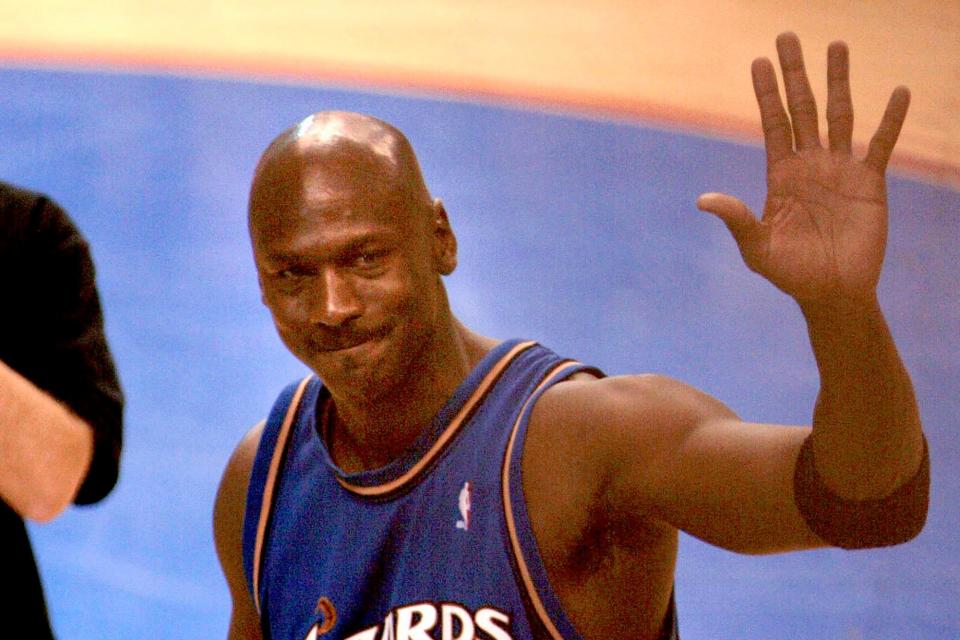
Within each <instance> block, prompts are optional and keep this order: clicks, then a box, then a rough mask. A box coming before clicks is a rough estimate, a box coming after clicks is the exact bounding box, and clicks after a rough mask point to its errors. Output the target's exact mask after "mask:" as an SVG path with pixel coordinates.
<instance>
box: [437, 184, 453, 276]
mask: <svg viewBox="0 0 960 640" xmlns="http://www.w3.org/2000/svg"><path fill="white" fill-rule="evenodd" d="M432 209H433V262H434V267H435V268H436V270H437V272H439V273H440V275H444V276H448V275H450V274H451V273H453V270H454V269H456V268H457V237H456V236H455V235H454V234H453V229H452V228H451V227H450V220H449V219H448V218H447V210H446V209H445V208H444V206H443V201H442V200H440V198H435V199H434V201H433V206H432Z"/></svg>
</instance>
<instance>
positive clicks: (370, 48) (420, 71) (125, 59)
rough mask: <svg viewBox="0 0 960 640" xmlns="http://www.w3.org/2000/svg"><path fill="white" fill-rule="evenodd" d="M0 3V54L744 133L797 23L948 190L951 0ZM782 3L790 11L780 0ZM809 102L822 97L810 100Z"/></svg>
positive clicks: (954, 142) (866, 129)
mask: <svg viewBox="0 0 960 640" xmlns="http://www.w3.org/2000/svg"><path fill="white" fill-rule="evenodd" d="M798 4H800V3H786V2H764V1H752V2H751V1H747V0H741V1H739V2H734V1H731V0H718V1H715V2H703V1H702V0H697V1H694V0H675V1H674V2H671V3H659V2H658V3H653V2H638V1H636V0H633V1H626V0H623V1H617V0H553V1H550V2H547V1H545V0H520V1H517V0H514V1H511V2H507V1H504V0H485V1H482V2H481V1H479V0H448V1H444V0H408V1H397V2H388V1H386V0H379V1H378V0H350V1H349V2H339V1H338V2H333V1H326V2H324V1H316V2H303V1H302V0H297V1H294V0H277V1H274V2H265V1H263V0H261V1H256V0H237V1H234V2H224V1H220V2H215V1H213V0H194V1H192V2H188V1H186V0H167V1H165V2H157V1H153V2H147V1H139V2H134V1H132V0H112V1H111V0H87V1H85V2H83V3H80V2H71V1H68V0H36V1H35V2H29V3H28V2H22V1H20V0H18V1H11V0H3V1H2V2H0V6H2V11H3V15H4V19H3V21H2V22H0V64H3V63H7V64H27V65H34V64H40V65H46V64H53V65H56V66H63V65H67V66H77V67H95V68H108V69H110V68H120V69H132V70H137V71H140V70H148V71H162V72H173V73H207V74H214V75H225V76H241V77H249V78H268V79H279V80H284V81H286V80H293V81H297V82H307V83H332V84H337V85H343V86H347V87H356V88H361V89H365V88H376V89H386V90H391V91H404V92H414V93H417V94H421V95H427V96H439V97H446V98H455V99H480V100H495V101H506V102H508V103H511V104H522V105H529V106H533V107H535V108H547V109H551V108H553V109H559V110H563V111H568V112H569V111H572V112H576V113H585V114H587V115H591V116H600V117H614V118H622V119H627V120H636V121H640V122H646V123H653V124H658V125H663V126H668V127H677V128H681V129H685V130H694V131H697V132H704V133H709V134H712V135H720V136H724V137H732V138H735V139H740V140H746V141H750V142H758V141H759V125H758V122H757V115H756V107H755V104H754V102H753V94H752V89H751V86H750V80H749V65H750V62H751V60H752V59H753V58H754V57H756V56H759V55H766V56H770V57H775V51H774V46H773V41H774V38H775V36H776V34H777V33H779V32H780V31H783V30H788V29H789V30H793V31H795V32H797V33H798V34H799V35H800V37H801V39H802V41H803V43H804V48H805V52H806V56H807V66H808V69H809V71H810V73H811V76H812V79H813V84H814V90H815V91H816V92H817V93H818V95H819V96H821V101H823V100H824V86H825V81H824V59H825V49H826V45H827V44H828V43H829V42H830V41H831V40H833V39H837V38H842V39H844V40H846V41H847V42H848V43H849V44H850V48H851V59H852V78H853V96H854V101H855V108H856V109H857V117H858V120H857V126H856V130H855V138H856V140H857V141H858V143H859V144H860V145H864V144H866V142H867V141H868V140H869V136H870V135H871V134H872V131H873V128H874V127H875V126H876V123H877V122H878V121H879V118H880V114H881V113H882V110H883V106H884V105H885V103H886V99H887V96H888V95H889V92H890V91H891V90H892V89H893V88H894V86H896V85H898V84H906V85H908V86H909V87H910V88H911V90H912V92H913V103H912V106H911V112H910V115H909V117H908V120H907V124H906V126H905V128H904V131H903V133H902V136H901V142H900V144H899V146H898V151H897V154H896V155H895V157H894V161H893V163H894V166H896V167H897V168H898V169H899V170H900V171H903V172H906V173H908V174H910V175H913V176H915V177H920V178H923V179H927V180H933V181H936V182H940V183H945V184H949V185H952V186H954V187H958V186H960V118H958V115H960V0H928V1H923V0H902V1H893V0H875V1H872V2H860V1H855V0H812V1H810V2H806V3H803V6H802V7H799V6H795V5H798ZM787 5H790V6H787ZM821 111H822V109H821Z"/></svg>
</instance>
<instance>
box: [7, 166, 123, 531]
mask: <svg viewBox="0 0 960 640" xmlns="http://www.w3.org/2000/svg"><path fill="white" fill-rule="evenodd" d="M0 218H2V219H3V221H4V224H3V227H2V229H0V267H2V269H3V270H4V272H8V273H17V274H18V277H16V278H11V279H9V280H8V281H7V282H6V283H5V292H6V296H7V301H8V305H9V310H8V313H6V314H4V315H3V317H2V318H0V331H2V333H3V336H4V337H3V339H2V341H0V425H2V427H3V429H2V433H0V454H2V456H3V457H2V459H3V461H4V464H3V465H2V468H0V495H2V497H3V498H4V499H5V500H6V501H7V502H8V503H9V504H10V506H11V507H12V508H13V509H14V510H16V511H17V512H18V513H19V514H20V515H21V516H24V517H27V518H31V519H36V520H49V519H51V518H53V517H54V516H55V515H56V514H57V513H59V512H60V511H61V510H62V509H63V508H65V507H66V506H67V504H69V502H70V501H71V500H73V501H74V502H76V503H78V504H86V503H91V502H96V501H98V500H100V499H101V498H103V497H104V496H105V495H106V494H107V493H108V492H109V491H110V489H111V488H112V487H113V485H114V484H115V482H116V478H117V469H118V463H119V455H120V442H121V428H122V426H121V425H122V407H123V397H122V394H121V391H120V386H119V382H118V380H117V375H116V371H115V369H114V366H113V361H112V359H111V356H110V351H109V349H108V346H107V343H106V338H105V336H104V331H103V315H102V312H101V309H100V301H99V296H98V294H97V290H96V284H95V274H94V267H93V262H92V260H91V258H90V252H89V248H88V246H87V243H86V242H85V241H84V239H83V238H82V236H81V235H80V233H79V232H78V231H77V229H76V227H75V226H74V225H73V223H72V222H71V221H70V219H69V218H68V217H67V215H66V213H65V212H64V211H63V210H62V209H61V208H60V207H59V206H57V205H56V204H55V203H53V202H52V201H51V200H49V199H48V198H46V197H44V196H41V195H38V194H35V193H31V192H29V191H24V190H21V189H17V188H15V187H11V186H9V185H5V184H0Z"/></svg>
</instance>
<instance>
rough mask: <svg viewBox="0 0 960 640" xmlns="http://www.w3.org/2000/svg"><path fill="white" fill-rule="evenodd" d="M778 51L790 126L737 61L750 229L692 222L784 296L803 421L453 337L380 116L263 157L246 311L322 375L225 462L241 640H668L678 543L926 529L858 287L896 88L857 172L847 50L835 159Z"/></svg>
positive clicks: (231, 579) (443, 268) (906, 419)
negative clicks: (811, 400)
mask: <svg viewBox="0 0 960 640" xmlns="http://www.w3.org/2000/svg"><path fill="white" fill-rule="evenodd" d="M777 47H778V53H779V57H780V64H781V68H782V73H783V76H784V82H785V88H786V96H787V108H788V110H789V116H788V115H787V113H786V112H785V111H784V108H783V106H782V104H781V101H780V98H779V94H778V90H777V81H776V75H775V71H774V69H773V67H772V65H771V63H770V62H769V61H768V60H765V59H763V60H757V61H756V62H755V63H754V65H753V82H754V88H755V90H756V95H757V99H758V102H759V106H760V114H761V120H762V124H763V130H764V135H765V142H766V151H767V159H768V165H767V170H768V175H767V183H768V189H769V193H768V199H767V203H766V206H765V209H764V212H763V216H762V218H760V219H757V218H756V217H755V216H754V215H753V214H752V213H751V212H750V211H749V210H748V209H747V208H746V206H745V205H744V204H743V203H742V202H740V201H739V200H737V199H735V198H733V197H731V196H727V195H721V194H705V195H703V196H701V197H700V199H699V200H698V206H699V207H700V208H701V209H704V210H706V211H709V212H711V213H713V214H715V215H717V216H718V217H719V218H720V219H721V220H722V221H723V222H724V223H725V224H726V225H727V226H728V227H729V229H730V231H731V232H732V234H733V237H734V239H735V240H736V242H737V243H738V245H739V248H740V251H741V253H742V255H743V258H744V260H745V261H746V263H747V265H748V266H749V267H750V268H751V269H753V270H754V271H757V272H758V273H760V274H762V275H763V276H765V277H766V278H767V279H769V280H770V281H771V282H772V283H773V284H774V285H776V286H777V287H779V288H781V289H782V290H783V291H785V292H787V293H788V294H790V295H791V296H792V297H793V298H794V299H795V300H796V301H797V303H798V304H799V306H800V309H801V311H802V313H803V315H804V317H805V319H806V322H807V326H808V329H809V335H810V342H811V345H812V348H813V352H814V354H815V356H816V360H817V364H818V366H819V371H820V379H821V380H820V382H821V386H820V393H819V396H818V398H817V402H816V406H815V407H814V409H813V425H812V428H811V427H786V426H779V425H772V424H751V423H747V422H744V421H742V420H741V419H740V418H738V417H737V416H736V415H734V414H733V413H732V412H731V411H730V410H729V409H728V408H727V407H725V406H724V405H723V404H721V403H720V402H719V401H718V400H716V399H714V398H712V397H709V396H707V395H706V394H704V393H701V392H700V391H697V390H696V389H693V388H691V387H689V386H687V385H685V384H683V383H681V382H678V381H676V380H672V379H668V378H665V377H661V376H657V375H642V376H626V377H616V378H607V377H604V376H603V375H602V374H601V373H600V372H599V371H597V370H595V369H592V368H590V367H589V366H586V365H583V364H580V363H577V362H571V361H569V360H565V359H563V358H561V357H559V356H557V355H555V354H554V353H553V352H551V351H549V350H548V349H546V348H544V347H542V346H540V345H537V344H533V343H529V342H523V341H516V340H509V341H506V342H500V341H497V340H493V339H490V338H487V337H483V336H480V335H477V334H476V333H474V332H472V331H471V330H470V329H468V328H467V327H465V326H464V325H463V324H461V323H460V322H459V321H458V320H457V319H456V318H455V317H454V316H453V315H452V313H451V311H450V309H449V306H448V303H447V297H446V295H445V291H444V286H443V284H442V282H441V276H444V275H447V274H449V273H451V272H452V271H453V270H454V268H455V266H456V259H457V256H456V253H457V247H456V240H455V238H454V234H453V231H452V230H451V227H450V223H449V221H448V219H447V214H446V212H445V210H444V207H443V205H442V203H441V202H440V201H439V200H434V199H432V198H431V197H430V195H429V193H428V191H427V188H426V186H425V185H424V183H423V180H422V178H421V175H420V170H419V168H418V165H417V161H416V159H415V157H414V154H413V151H412V150H411V148H410V146H409V144H408V142H407V141H406V139H405V138H404V137H403V135H402V134H401V133H400V132H399V131H397V130H396V129H394V128H393V127H391V126H390V125H388V124H385V123H383V122H381V121H378V120H375V119H373V118H370V117H367V116H361V115H357V114H351V113H339V112H325V113H319V114H315V115H313V116H311V117H309V118H307V119H306V120H304V121H303V122H301V123H300V124H299V125H297V126H296V127H294V128H292V129H290V130H288V131H287V132H285V133H283V134H281V135H280V136H279V137H278V138H277V139H276V140H275V141H274V142H273V143H272V144H271V145H270V147H269V148H268V149H267V150H266V152H265V153H264V155H263V157H262V159H261V161H260V163H259V165H258V167H257V170H256V174H255V176H254V179H253V186H252V190H251V195H250V210H249V214H250V220H249V223H250V235H251V239H252V244H253V252H254V257H255V260H256V265H257V269H258V273H259V279H260V285H261V289H262V294H263V301H264V303H265V304H266V305H267V307H268V308H269V309H270V311H271V313H272V315H273V319H274V322H275V324H276V326H277V330H278V332H279V334H280V336H281V338H282V339H283V341H284V343H285V344H286V346H287V347H288V348H289V349H290V350H291V351H292V352H293V353H294V354H295V355H296V356H297V357H298V358H300V359H301V360H302V361H303V362H304V363H305V364H307V365H308V366H309V367H310V368H311V369H312V370H313V371H314V372H316V374H317V376H319V379H318V378H308V379H306V380H305V381H303V382H302V383H300V384H299V385H293V386H291V387H289V388H288V389H287V390H286V391H284V393H283V394H282V395H281V397H280V398H279V399H278V401H277V403H276V405H275V406H274V409H273V411H272V412H271V414H270V416H269V418H268V419H267V420H266V424H265V425H264V424H260V425H258V426H257V427H255V428H254V429H253V430H252V431H251V432H250V433H249V434H248V435H247V436H246V437H245V438H244V439H243V441H242V442H241V443H240V444H239V446H238V448H237V449H236V451H235V453H234V455H233V456H232V458H231V460H230V462H229V464H228V466H227V469H226V471H225V473H224V477H223V481H222V484H221V487H220V491H219V494H218V498H217V504H216V507H215V532H216V540H217V548H218V552H219V555H220V559H221V563H222V565H223V569H224V572H225V574H226V577H227V581H228V583H229V586H230V591H231V594H232V598H233V613H232V617H231V621H230V637H231V638H261V637H263V638H273V639H274V640H279V639H281V638H282V639H284V640H286V639H296V640H301V639H302V638H309V639H311V640H312V639H314V638H318V637H326V638H337V639H349V640H385V639H388V638H389V639H392V640H401V639H402V640H423V639H427V638H437V639H444V640H453V639H456V640H468V639H473V638H475V637H476V638H481V639H486V638H492V639H494V640H506V639H508V638H555V639H557V638H567V639H570V638H574V639H575V638H584V639H589V640H595V639H610V638H639V639H646V638H674V637H676V634H677V616H676V611H675V606H674V597H673V580H674V575H673V573H674V562H675V556H676V551H677V532H678V531H681V530H682V531H686V532H688V533H690V534H692V535H694V536H697V537H699V538H701V539H703V540H706V541H708V542H710V543H713V544H715V545H718V546H720V547H723V548H726V549H730V550H734V551H739V552H746V553H773V552H783V551H791V550H797V549H810V548H814V547H821V546H825V545H836V546H841V547H846V548H857V547H868V546H882V545H891V544H897V543H900V542H903V541H905V540H908V539H910V538H912V537H913V536H915V535H916V534H917V533H918V532H919V531H920V529H921V528H922V526H923V523H924V520H925V514H926V505H927V490H928V483H929V470H928V458H927V452H926V444H925V440H924V437H923V434H922V431H921V425H920V421H919V417H918V410H917V406H916V403H915V399H914V394H913V390H912V386H911V382H910V379H909V377H908V375H907V372H906V371H905V370H904V366H903V364H902V362H901V360H900V357H899V356H898V354H897V350H896V348H895V346H894V343H893V341H892V339H891V336H890V332H889V330H888V328H887V324H886V322H885V320H884V317H883V314H882V313H881V310H880V307H879V305H878V302H877V297H876V285H877V281H878V278H879V274H880V267H881V263H882V259H883V254H884V246H885V236H886V228H887V226H886V225H887V222H886V219H887V206H886V187H885V182H884V172H885V167H886V165H887V161H888V159H889V157H890V154H891V152H892V150H893V146H894V143H895V141H896V138H897V135H898V133H899V130H900V127H901V124H902V122H903V119H904V117H905V115H906V111H907V105H908V102H909V93H908V91H907V90H906V89H904V88H898V89H897V90H895V91H894V92H893V95H892V97H891V99H890V101H889V104H888V106H887V111H886V113H885V115H884V117H883V120H882V122H881V123H880V127H879V129H878V131H877V133H876V135H875V136H874V138H873V140H872V142H871V144H870V148H869V151H868V152H867V155H866V158H865V159H863V160H862V161H861V160H859V159H856V158H854V157H852V155H851V149H850V145H851V129H852V115H851V105H850V95H849V85H848V78H847V69H848V63H847V50H846V46H845V45H844V44H842V43H834V44H833V45H831V46H830V49H829V54H828V75H829V93H828V104H827V120H828V122H829V125H830V126H829V132H828V141H829V142H828V146H827V147H826V148H824V147H823V146H821V141H820V136H819V132H818V126H817V115H816V106H815V103H814V99H813V96H812V93H811V90H810V87H809V85H808V82H807V77H806V73H805V71H804V67H803V61H802V56H801V51H800V45H799V41H798V40H797V38H796V37H795V36H794V35H792V34H783V35H781V36H780V37H779V38H778V40H777ZM321 381H322V382H321Z"/></svg>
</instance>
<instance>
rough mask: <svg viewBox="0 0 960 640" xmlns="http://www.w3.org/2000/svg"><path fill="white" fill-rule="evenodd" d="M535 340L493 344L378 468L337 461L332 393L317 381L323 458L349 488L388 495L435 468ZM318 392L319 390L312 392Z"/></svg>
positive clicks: (316, 433)
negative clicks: (329, 431) (325, 429)
mask: <svg viewBox="0 0 960 640" xmlns="http://www.w3.org/2000/svg"><path fill="white" fill-rule="evenodd" d="M534 344H536V343H535V342H533V341H521V340H516V339H513V340H506V341H504V342H501V343H500V344H498V345H497V346H495V347H494V348H493V349H491V350H490V351H489V352H488V353H487V354H486V355H484V357H483V358H482V359H481V360H480V362H479V363H478V364H477V366H475V367H474V368H473V370H471V371H470V373H468V374H467V377H466V378H465V379H464V380H463V382H462V383H460V385H459V386H458V387H457V389H456V390H455V391H454V392H453V395H452V396H451V397H450V398H449V399H448V400H447V402H446V403H445V404H444V405H443V407H441V408H440V411H438V412H437V415H436V416H434V418H433V419H432V420H431V422H430V424H429V425H428V426H427V428H426V429H424V430H423V433H421V434H420V436H419V437H418V438H417V439H416V441H414V443H413V444H412V445H411V446H410V447H409V448H408V449H407V450H406V451H405V452H404V453H403V454H402V455H400V456H399V457H398V458H397V459H395V460H393V461H392V462H389V463H387V464H386V465H384V466H382V467H378V468H374V469H365V470H362V471H357V472H354V473H348V472H345V471H344V470H343V469H342V468H340V467H339V466H338V465H337V464H336V463H335V462H334V460H333V457H332V455H331V454H330V451H329V449H328V448H327V444H326V442H324V441H323V438H322V437H321V435H320V434H321V429H320V427H321V424H320V422H321V420H322V417H323V413H324V410H325V406H326V403H327V402H329V399H330V396H329V393H328V392H327V390H326V388H324V387H322V385H317V387H318V390H317V392H316V395H314V398H313V399H305V401H306V402H311V401H312V402H313V403H314V404H313V406H314V407H315V411H313V412H311V418H312V424H311V425H310V427H311V431H312V437H314V438H316V440H317V443H318V446H319V447H320V450H321V452H322V457H323V462H324V464H326V466H327V467H328V468H330V470H331V471H333V473H334V475H335V477H336V479H337V481H338V482H339V483H340V485H341V486H343V487H344V488H345V489H347V490H348V491H350V492H352V493H355V494H358V495H362V496H370V497H386V496H387V495H390V494H393V493H395V492H397V491H399V490H401V489H403V488H405V487H407V486H409V485H410V484H411V483H412V482H413V481H414V480H415V479H416V478H418V477H419V476H420V475H421V473H422V472H423V471H425V470H426V469H427V468H429V467H430V466H431V465H432V463H433V462H435V461H436V460H437V458H438V457H439V456H440V455H441V453H442V452H443V451H444V449H446V447H447V445H449V444H450V443H451V442H452V441H453V440H454V438H455V436H456V434H457V433H458V432H459V431H460V428H461V427H462V426H463V425H464V424H465V423H466V422H467V421H468V419H469V417H470V416H471V415H472V413H473V411H474V409H476V407H477V406H479V404H480V402H481V401H482V400H483V398H484V396H485V395H486V393H487V392H488V391H489V390H490V388H492V387H493V385H494V383H495V382H496V381H497V379H498V378H499V377H500V374H502V373H503V371H505V370H506V369H507V367H508V366H509V365H510V363H511V362H512V361H513V359H514V358H516V356H517V355H519V354H520V353H521V352H523V351H525V350H527V349H529V348H530V347H532V346H533V345H534ZM311 395H313V394H311Z"/></svg>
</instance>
